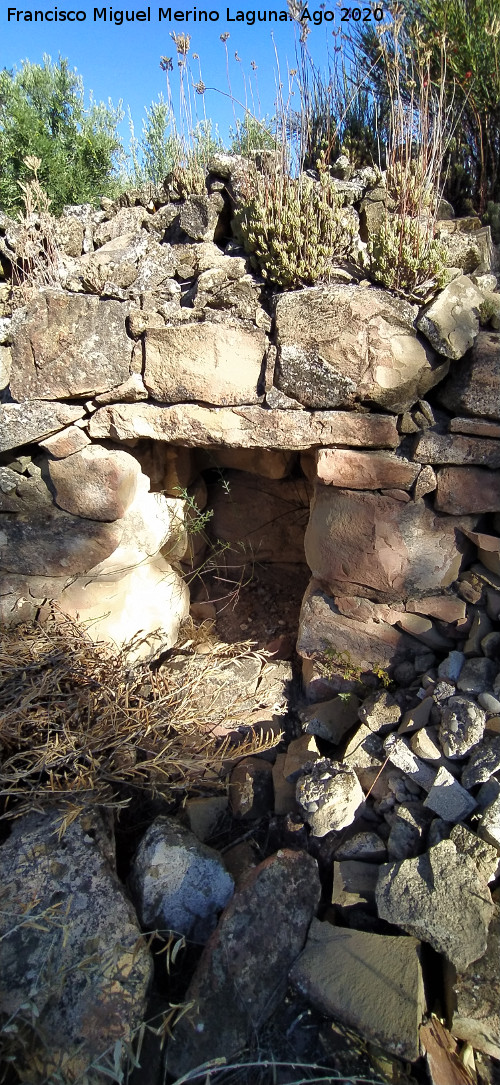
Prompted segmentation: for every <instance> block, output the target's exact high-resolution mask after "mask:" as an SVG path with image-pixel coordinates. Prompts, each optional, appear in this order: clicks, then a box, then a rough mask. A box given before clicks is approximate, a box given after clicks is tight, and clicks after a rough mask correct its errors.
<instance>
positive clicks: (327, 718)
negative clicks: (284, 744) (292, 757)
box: [289, 693, 360, 748]
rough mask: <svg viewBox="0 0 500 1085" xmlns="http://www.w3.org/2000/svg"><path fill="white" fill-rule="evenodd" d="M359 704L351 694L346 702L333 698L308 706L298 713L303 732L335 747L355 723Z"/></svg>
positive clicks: (342, 699)
mask: <svg viewBox="0 0 500 1085" xmlns="http://www.w3.org/2000/svg"><path fill="white" fill-rule="evenodd" d="M359 704H360V702H359V699H358V698H357V697H356V695H355V694H354V693H351V694H350V696H349V697H348V699H347V700H345V699H344V698H341V697H333V698H332V699H331V700H329V701H320V702H319V704H315V705H309V706H308V707H307V708H304V709H302V710H301V711H300V712H299V717H300V721H301V723H302V727H303V730H304V731H305V732H306V733H307V734H308V735H317V736H318V738H324V739H326V740H327V742H332V743H333V745H334V746H336V745H338V743H339V742H341V740H342V739H343V737H344V735H345V734H346V733H347V731H350V729H351V727H353V725H354V724H355V723H356V719H357V715H358V709H359ZM289 748H290V747H289Z"/></svg>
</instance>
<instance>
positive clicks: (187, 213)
mask: <svg viewBox="0 0 500 1085" xmlns="http://www.w3.org/2000/svg"><path fill="white" fill-rule="evenodd" d="M223 209H224V200H223V197H222V196H221V194H220V192H214V193H213V194H212V195H211V196H205V195H189V196H186V198H185V199H184V200H183V202H182V204H181V205H180V215H179V226H180V228H181V230H183V231H184V233H185V234H187V236H188V237H190V238H192V239H193V241H213V240H214V239H215V240H218V235H219V219H220V215H221V212H222V211H223Z"/></svg>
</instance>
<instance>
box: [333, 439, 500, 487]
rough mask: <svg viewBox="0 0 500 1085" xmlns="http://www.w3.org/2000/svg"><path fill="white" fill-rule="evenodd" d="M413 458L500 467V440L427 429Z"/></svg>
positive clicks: (463, 464)
mask: <svg viewBox="0 0 500 1085" xmlns="http://www.w3.org/2000/svg"><path fill="white" fill-rule="evenodd" d="M413 459H414V460H417V462H418V463H453V464H459V465H460V466H462V467H463V466H465V465H467V464H478V465H479V466H481V467H493V468H495V467H496V468H498V467H500V441H497V440H493V439H491V438H487V437H468V436H466V435H462V434H458V433H457V434H448V433H434V432H432V431H431V430H427V433H424V434H423V436H422V437H420V438H419V440H418V441H417V444H416V446H415V449H414V452H413ZM346 485H347V484H346ZM367 488H368V487H367ZM373 488H375V487H373Z"/></svg>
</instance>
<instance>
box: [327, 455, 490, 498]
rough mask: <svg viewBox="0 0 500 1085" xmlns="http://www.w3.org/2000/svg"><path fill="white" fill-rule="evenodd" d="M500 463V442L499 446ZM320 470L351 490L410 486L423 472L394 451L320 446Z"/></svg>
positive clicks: (331, 481) (331, 483) (330, 481)
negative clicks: (420, 472)
mask: <svg viewBox="0 0 500 1085" xmlns="http://www.w3.org/2000/svg"><path fill="white" fill-rule="evenodd" d="M499 464H500V446H499ZM316 473H317V476H318V480H319V482H322V483H323V484H324V485H327V486H341V487H346V488H347V489H350V490H381V489H384V488H386V487H389V488H391V487H396V488H398V487H401V488H402V489H409V488H410V487H411V486H413V483H414V482H415V479H416V477H417V475H418V473H419V469H418V467H417V465H416V464H415V463H411V461H410V460H406V459H404V457H398V456H395V455H394V454H393V453H391V452H357V451H355V450H353V449H350V448H336V449H320V451H319V452H318V453H317V463H316Z"/></svg>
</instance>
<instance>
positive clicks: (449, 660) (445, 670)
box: [438, 652, 465, 683]
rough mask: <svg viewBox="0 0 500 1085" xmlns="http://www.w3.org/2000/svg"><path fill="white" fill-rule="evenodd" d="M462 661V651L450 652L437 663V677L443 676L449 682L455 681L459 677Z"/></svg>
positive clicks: (463, 661) (463, 660)
mask: <svg viewBox="0 0 500 1085" xmlns="http://www.w3.org/2000/svg"><path fill="white" fill-rule="evenodd" d="M464 663H465V656H464V653H463V652H450V653H449V655H447V657H446V659H443V661H442V663H440V664H439V667H438V675H439V677H440V678H444V679H445V680H447V681H449V682H453V683H456V682H457V681H458V679H459V677H460V672H461V670H462V667H463V665H464Z"/></svg>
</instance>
